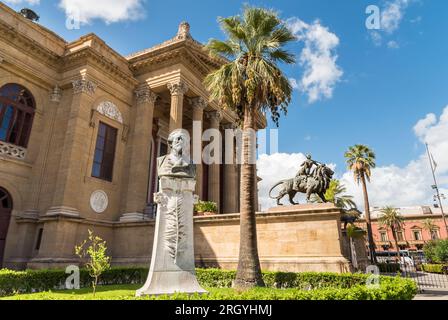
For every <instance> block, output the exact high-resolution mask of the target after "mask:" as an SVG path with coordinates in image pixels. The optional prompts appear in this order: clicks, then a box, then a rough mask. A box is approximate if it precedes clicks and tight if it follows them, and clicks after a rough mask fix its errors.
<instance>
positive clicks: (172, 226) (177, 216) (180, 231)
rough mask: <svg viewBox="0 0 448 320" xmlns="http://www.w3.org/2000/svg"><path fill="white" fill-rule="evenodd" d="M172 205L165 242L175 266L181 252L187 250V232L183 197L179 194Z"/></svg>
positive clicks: (167, 213) (170, 206)
mask: <svg viewBox="0 0 448 320" xmlns="http://www.w3.org/2000/svg"><path fill="white" fill-rule="evenodd" d="M170 202H171V203H168V204H167V205H168V206H169V208H168V210H167V212H166V213H165V215H166V227H165V236H164V240H165V241H164V242H165V247H166V249H167V250H168V252H169V254H170V257H171V258H173V260H174V264H177V257H178V254H179V253H180V252H182V251H183V250H184V249H185V242H186V232H185V221H184V220H185V213H184V211H183V210H184V209H183V195H182V194H181V193H179V194H177V195H176V197H173V198H171V201H170Z"/></svg>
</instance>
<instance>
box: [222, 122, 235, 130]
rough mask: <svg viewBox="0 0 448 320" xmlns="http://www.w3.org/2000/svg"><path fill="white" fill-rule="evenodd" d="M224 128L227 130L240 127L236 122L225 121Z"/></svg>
mask: <svg viewBox="0 0 448 320" xmlns="http://www.w3.org/2000/svg"><path fill="white" fill-rule="evenodd" d="M222 128H223V129H225V130H236V129H237V128H238V126H237V125H236V124H234V123H224V124H223V125H222Z"/></svg>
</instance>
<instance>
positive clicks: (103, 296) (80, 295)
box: [0, 285, 301, 300]
mask: <svg viewBox="0 0 448 320" xmlns="http://www.w3.org/2000/svg"><path fill="white" fill-rule="evenodd" d="M141 287H142V285H116V286H102V287H98V288H97V293H96V296H95V297H93V294H92V289H91V288H83V289H80V290H61V291H48V292H40V293H31V294H21V295H15V296H10V297H4V298H0V300H151V299H155V297H142V298H136V297H135V291H136V290H137V289H140V288H141ZM205 289H206V290H207V291H209V294H208V297H209V299H213V300H215V299H220V300H221V299H222V300H230V299H235V295H236V296H237V297H240V298H241V299H244V300H251V297H252V296H258V298H260V296H265V297H266V299H268V297H271V298H272V297H273V296H274V297H276V298H277V299H289V297H290V295H294V293H297V292H299V291H301V290H299V289H272V288H257V289H251V290H247V291H236V290H234V289H232V288H219V289H218V288H205ZM167 298H168V297H166V296H162V297H159V298H158V299H161V300H166V299H167ZM185 298H186V296H185V295H178V296H176V295H175V296H172V297H170V299H174V300H176V299H180V300H183V299H185ZM190 298H191V299H192V300H198V299H200V298H199V296H198V295H193V296H190ZM204 298H205V299H207V298H206V297H204V296H202V299H204ZM261 298H262V297H261Z"/></svg>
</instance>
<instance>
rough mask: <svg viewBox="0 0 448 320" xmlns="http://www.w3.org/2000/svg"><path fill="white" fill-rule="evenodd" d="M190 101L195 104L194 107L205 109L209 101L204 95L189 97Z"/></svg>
mask: <svg viewBox="0 0 448 320" xmlns="http://www.w3.org/2000/svg"><path fill="white" fill-rule="evenodd" d="M188 102H189V103H190V104H191V105H192V106H193V109H197V110H200V111H204V109H205V108H206V107H207V101H206V100H205V99H204V98H202V97H195V98H191V99H188Z"/></svg>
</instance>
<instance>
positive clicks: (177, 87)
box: [167, 81, 188, 133]
mask: <svg viewBox="0 0 448 320" xmlns="http://www.w3.org/2000/svg"><path fill="white" fill-rule="evenodd" d="M167 87H168V89H169V90H170V92H171V110H170V133H171V132H173V131H174V130H176V129H181V128H182V113H183V106H184V95H185V93H187V91H188V86H187V84H186V83H185V82H183V81H179V82H172V83H168V85H167Z"/></svg>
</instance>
